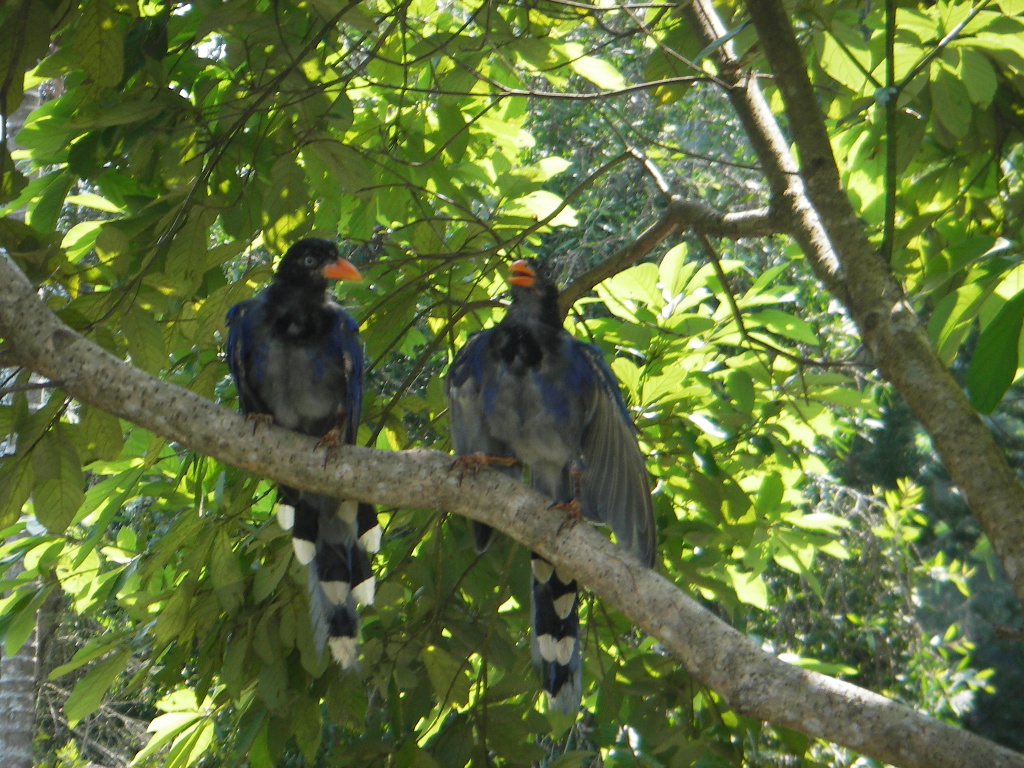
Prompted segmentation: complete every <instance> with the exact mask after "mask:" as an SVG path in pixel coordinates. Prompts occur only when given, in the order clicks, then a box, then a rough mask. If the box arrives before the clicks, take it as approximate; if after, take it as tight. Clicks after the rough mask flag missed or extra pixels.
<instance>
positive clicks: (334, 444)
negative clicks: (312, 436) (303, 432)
mask: <svg viewBox="0 0 1024 768" xmlns="http://www.w3.org/2000/svg"><path fill="white" fill-rule="evenodd" d="M343 442H344V441H343V439H342V432H341V428H340V427H334V428H333V429H330V430H328V431H327V432H325V433H324V436H323V437H321V438H320V441H319V442H318V443H317V444H316V448H314V449H313V450H319V449H321V448H323V449H325V450H324V466H325V467H326V466H327V462H328V461H330V460H331V459H333V458H334V454H335V453H337V452H338V446H339V445H341V444H342V443H343Z"/></svg>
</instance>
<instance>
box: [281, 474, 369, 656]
mask: <svg viewBox="0 0 1024 768" xmlns="http://www.w3.org/2000/svg"><path fill="white" fill-rule="evenodd" d="M277 521H278V523H279V524H280V526H281V527H282V528H284V529H285V530H289V529H290V530H291V531H292V547H293V548H294V550H295V558H296V559H297V560H298V561H299V562H300V563H302V564H303V565H305V566H307V567H308V568H309V611H310V619H311V621H312V624H313V637H314V639H315V640H316V643H317V646H318V647H319V648H321V649H323V647H324V646H325V645H326V646H327V647H329V648H330V649H331V656H332V657H333V659H334V660H335V661H336V662H337V663H338V664H340V665H341V666H342V668H344V669H348V668H349V667H351V666H353V665H354V664H355V662H356V658H357V655H358V638H359V616H358V613H357V609H356V606H357V605H372V604H373V598H374V592H375V584H376V583H375V579H374V575H373V569H372V568H371V566H370V557H369V556H370V555H372V554H374V553H375V552H377V550H378V549H380V534H381V530H380V525H379V524H378V523H377V513H376V512H375V511H374V508H373V506H372V505H370V504H365V503H362V502H355V501H339V500H338V499H333V498H330V497H328V496H320V495H317V494H312V493H306V492H297V491H294V490H293V489H291V488H282V489H281V490H280V493H279V498H278V504H277Z"/></svg>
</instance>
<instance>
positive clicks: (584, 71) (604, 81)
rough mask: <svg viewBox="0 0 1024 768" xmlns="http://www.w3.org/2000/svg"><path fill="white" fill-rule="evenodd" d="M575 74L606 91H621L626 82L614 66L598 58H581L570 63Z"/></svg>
mask: <svg viewBox="0 0 1024 768" xmlns="http://www.w3.org/2000/svg"><path fill="white" fill-rule="evenodd" d="M569 66H570V67H572V70H573V72H575V73H576V74H577V75H580V76H581V77H584V78H586V79H587V80H589V81H590V82H592V83H593V84H594V85H596V86H597V87H598V88H601V89H602V90H605V91H619V90H622V89H623V88H625V87H626V80H625V78H623V77H622V75H621V74H620V73H619V70H617V69H616V68H615V67H614V66H613V65H612V64H610V63H609V62H607V61H605V60H604V59H599V58H597V57H596V56H581V57H579V58H578V59H573V60H572V61H570V62H569Z"/></svg>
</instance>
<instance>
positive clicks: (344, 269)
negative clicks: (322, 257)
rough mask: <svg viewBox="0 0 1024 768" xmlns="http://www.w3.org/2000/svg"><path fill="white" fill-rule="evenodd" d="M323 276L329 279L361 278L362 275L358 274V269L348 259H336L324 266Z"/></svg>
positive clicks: (357, 279)
mask: <svg viewBox="0 0 1024 768" xmlns="http://www.w3.org/2000/svg"><path fill="white" fill-rule="evenodd" d="M324 277H327V278H330V279H331V280H356V281H359V280H362V279H363V276H362V275H360V274H359V270H358V269H356V267H355V264H353V263H352V262H351V261H349V260H348V259H338V260H337V261H336V262H334V263H333V264H328V265H327V266H326V267H324Z"/></svg>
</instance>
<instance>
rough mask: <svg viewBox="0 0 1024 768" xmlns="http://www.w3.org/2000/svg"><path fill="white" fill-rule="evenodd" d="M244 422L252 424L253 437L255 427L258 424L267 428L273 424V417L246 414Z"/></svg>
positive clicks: (269, 415)
mask: <svg viewBox="0 0 1024 768" xmlns="http://www.w3.org/2000/svg"><path fill="white" fill-rule="evenodd" d="M245 420H246V421H251V422H252V433H253V434H254V435H255V434H256V427H258V426H259V425H260V424H265V425H266V426H268V427H269V426H270V425H271V424H273V423H274V415H273V414H271V413H247V414H246V415H245Z"/></svg>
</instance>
